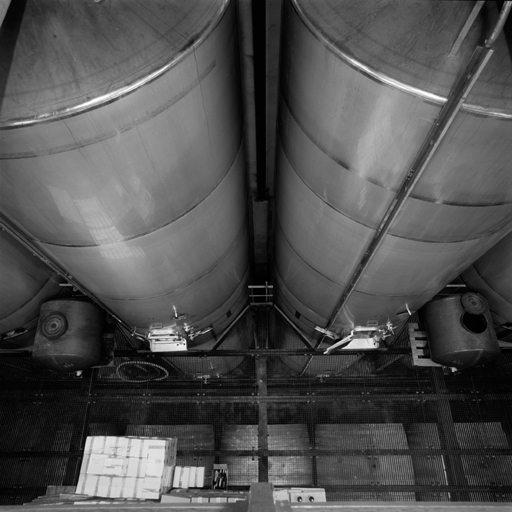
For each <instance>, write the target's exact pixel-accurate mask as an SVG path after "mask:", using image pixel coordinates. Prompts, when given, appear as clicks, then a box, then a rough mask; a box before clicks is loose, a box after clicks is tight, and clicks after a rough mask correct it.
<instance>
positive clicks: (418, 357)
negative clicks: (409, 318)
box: [409, 322, 443, 367]
mask: <svg viewBox="0 0 512 512" xmlns="http://www.w3.org/2000/svg"><path fill="white" fill-rule="evenodd" d="M409 343H410V345H411V352H412V362H413V364H414V366H433V367H443V365H442V364H438V363H434V361H432V359H430V356H429V355H428V348H427V346H428V336H427V333H426V332H425V331H420V330H419V326H418V324H417V323H414V322H411V323H410V324H409Z"/></svg>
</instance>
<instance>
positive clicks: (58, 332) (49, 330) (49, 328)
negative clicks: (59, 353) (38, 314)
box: [41, 311, 68, 340]
mask: <svg viewBox="0 0 512 512" xmlns="http://www.w3.org/2000/svg"><path fill="white" fill-rule="evenodd" d="M67 330H68V321H67V319H66V317H65V316H64V315H63V314H62V313H58V312H56V311H52V312H51V313H50V314H49V315H48V316H47V317H46V318H45V319H44V320H43V321H42V323H41V334H42V335H43V336H44V337H45V338H48V339H49V340H58V339H59V338H60V337H61V336H62V335H63V334H64V333H65V332H66V331H67Z"/></svg>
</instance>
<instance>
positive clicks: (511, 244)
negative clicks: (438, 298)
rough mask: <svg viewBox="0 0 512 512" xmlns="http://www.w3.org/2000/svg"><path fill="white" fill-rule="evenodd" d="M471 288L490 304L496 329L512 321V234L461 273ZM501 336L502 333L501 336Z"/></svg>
mask: <svg viewBox="0 0 512 512" xmlns="http://www.w3.org/2000/svg"><path fill="white" fill-rule="evenodd" d="M461 277H462V279H463V281H464V282H465V283H466V285H467V286H468V288H469V289H470V290H475V291H477V292H479V293H481V294H482V295H483V296H484V297H485V298H486V299H487V302H488V303H489V307H490V311H491V316H492V319H493V323H494V325H495V327H496V328H498V327H501V326H503V325H504V324H506V326H505V327H508V328H505V329H504V332H502V333H501V334H503V335H506V333H510V327H511V326H510V325H509V324H511V323H512V235H507V236H506V237H505V238H503V239H502V240H500V241H499V242H498V243H497V244H496V245H495V246H494V247H493V248H492V249H490V250H489V251H487V252H486V253H485V254H484V255H483V256H482V257H481V258H479V259H478V260H477V261H475V262H474V263H473V265H471V266H470V267H469V268H467V269H466V270H465V271H464V272H463V273H462V275H461ZM500 337H501V336H500Z"/></svg>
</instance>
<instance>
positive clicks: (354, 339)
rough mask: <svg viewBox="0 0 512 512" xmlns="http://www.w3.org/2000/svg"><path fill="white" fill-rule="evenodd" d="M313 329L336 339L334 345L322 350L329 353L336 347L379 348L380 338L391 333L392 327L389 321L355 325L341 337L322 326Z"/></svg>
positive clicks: (382, 338)
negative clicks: (375, 324)
mask: <svg viewBox="0 0 512 512" xmlns="http://www.w3.org/2000/svg"><path fill="white" fill-rule="evenodd" d="M315 330H316V331H318V332H321V333H322V334H324V335H325V336H328V337H329V338H332V339H333V340H336V343H334V345H331V346H330V347H328V348H327V349H326V350H325V351H324V354H330V353H331V352H332V351H333V350H336V349H349V350H375V349H377V348H379V346H380V342H381V341H382V340H384V339H385V338H387V337H388V336H391V335H392V334H393V332H394V331H393V330H394V327H393V325H392V324H391V322H387V324H386V325H385V326H368V325H367V326H356V327H354V328H353V329H352V330H351V331H350V334H349V335H348V336H345V337H344V338H342V339H340V338H339V335H337V334H336V333H334V332H332V331H329V330H327V329H324V328H323V327H319V326H316V327H315Z"/></svg>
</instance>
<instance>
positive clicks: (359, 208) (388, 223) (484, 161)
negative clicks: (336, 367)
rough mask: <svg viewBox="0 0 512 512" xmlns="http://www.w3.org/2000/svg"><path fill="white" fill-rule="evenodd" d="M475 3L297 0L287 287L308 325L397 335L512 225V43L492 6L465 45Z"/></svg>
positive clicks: (280, 253) (288, 74)
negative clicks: (473, 66)
mask: <svg viewBox="0 0 512 512" xmlns="http://www.w3.org/2000/svg"><path fill="white" fill-rule="evenodd" d="M473 6H474V2H465V1H462V2H456V1H454V2H442V1H424V0H420V1H407V2H403V1H391V0H389V1H383V2H374V1H373V0H367V1H365V0H362V1H357V2H353V1H349V0H347V1H340V0H325V1H322V2H317V1H315V0H286V1H285V2H284V11H283V20H284V21H283V22H284V26H283V37H282V54H281V86H280V87H281V88H280V114H279V120H278V127H279V129H278V132H279V141H278V145H277V185H276V220H275V295H276V303H277V305H278V307H279V308H280V309H281V310H283V311H284V312H285V313H286V314H287V316H288V318H289V319H290V320H291V321H293V322H294V323H295V325H296V326H297V327H299V328H300V329H301V330H302V332H304V333H305V334H306V335H308V336H309V337H314V338H318V337H320V336H321V335H320V333H319V332H317V330H315V328H316V327H320V328H326V327H327V328H328V329H329V330H330V331H331V334H333V335H338V336H339V337H343V336H345V335H347V333H349V332H350V331H351V329H354V327H357V326H363V327H365V326H367V327H372V326H380V327H382V328H383V329H387V333H388V334H391V330H390V329H389V327H396V326H398V325H400V324H401V323H403V322H404V321H405V320H406V319H407V318H408V316H409V315H410V314H411V313H413V312H414V311H416V310H417V309H419V308H420V307H421V306H422V305H423V304H424V303H425V302H427V301H428V300H429V299H430V298H431V297H433V296H434V295H435V293H436V292H437V291H438V290H440V289H441V288H442V287H443V286H444V285H445V284H446V283H448V282H450V281H451V280H452V279H453V278H454V277H456V276H457V275H458V274H459V273H460V272H461V271H462V270H463V269H464V268H466V267H467V266H468V265H469V264H470V263H471V262H472V261H474V260H476V259H477V258H478V257H479V256H481V255H482V254H483V253H485V251H486V250H488V249H489V248H490V247H492V245H493V244H495V243H496V242H497V241H498V240H499V239H500V238H501V237H503V236H504V235H505V234H506V233H507V231H509V230H510V229H511V226H512V225H511V220H512V216H511V214H512V145H511V144H510V141H511V140H512V72H511V70H512V66H511V64H510V53H509V50H508V47H507V43H506V40H505V37H504V36H503V34H502V33H501V34H500V35H499V36H498V37H497V39H496V40H495V41H494V39H492V38H489V34H490V31H491V30H492V28H493V27H494V26H497V27H498V28H497V29H496V31H495V33H498V32H499V24H497V21H498V19H504V18H503V17H502V18H499V15H500V13H499V11H498V9H497V7H496V5H495V4H494V3H493V2H486V4H485V5H484V7H483V9H482V10H481V11H480V13H478V16H477V17H476V19H475V21H474V22H473V24H472V25H471V28H470V30H469V32H468V33H467V35H466V36H465V38H464V39H463V42H462V44H461V46H460V48H459V49H458V50H457V49H456V48H454V43H456V41H457V38H458V35H459V34H460V33H461V31H462V29H463V26H464V24H465V22H466V21H467V20H468V17H469V16H470V14H471V12H472V9H473ZM484 38H489V40H491V39H492V42H493V44H494V46H493V51H494V53H493V54H492V51H491V52H489V51H488V49H484V52H487V53H485V58H484V55H483V53H482V52H480V53H477V54H473V51H474V50H475V48H476V47H477V45H478V44H479V43H482V41H483V39H484ZM489 55H491V56H490V59H489V60H488V61H487V60H485V59H488V58H489ZM477 61H478V66H481V67H477V69H478V70H479V71H480V70H481V69H482V67H483V71H482V72H481V73H480V74H479V75H478V73H477V72H475V73H473V74H469V73H468V75H467V76H466V75H463V71H464V70H465V69H466V67H467V65H468V63H469V62H471V63H474V62H477ZM458 80H459V82H458ZM475 80H476V82H475ZM456 83H462V84H463V87H462V88H461V87H459V88H458V89H455V90H453V89H454V85H455V84H456ZM473 84H474V85H473ZM471 86H472V89H471ZM451 91H453V92H451ZM468 93H469V94H468ZM464 94H466V95H467V97H465V96H464ZM448 98H451V99H450V101H448ZM454 98H455V99H456V100H457V102H458V103H457V104H456V105H457V108H459V107H460V105H462V107H460V110H458V111H457V110H456V109H455V107H454V106H453V105H454V103H455V99H454ZM447 113H449V115H450V116H451V117H447V115H448V114H447ZM440 114H441V116H440V117H439V118H438V116H439V115H440ZM443 116H444V117H443ZM442 123H445V124H442ZM449 123H451V124H449ZM438 124H442V126H441V128H443V129H445V131H444V132H443V133H441V132H439V130H440V129H441V128H438ZM432 134H435V137H437V139H435V145H434V146H433V147H435V148H436V150H435V152H434V153H433V154H431V153H429V151H430V149H429V146H430V141H432V144H434V136H433V135H432ZM429 137H432V139H429ZM425 155H427V156H428V158H427V157H425V158H423V157H424V156H425ZM420 157H421V158H423V160H422V161H421V165H422V166H423V167H421V169H422V172H421V174H414V173H415V172H416V170H417V167H415V166H416V164H417V162H418V160H419V159H420ZM411 176H414V180H415V181H414V182H413V183H414V184H413V185H409V183H412V182H409V181H408V180H410V179H411V178H410V177H411ZM404 187H405V188H404ZM407 187H409V188H407ZM397 204H398V205H399V208H398V209H397ZM374 242H378V243H375V244H374ZM320 341H322V342H323V343H324V344H329V343H332V339H329V338H326V337H325V336H324V335H322V339H321V340H320ZM297 346H299V344H298V345H297Z"/></svg>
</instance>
